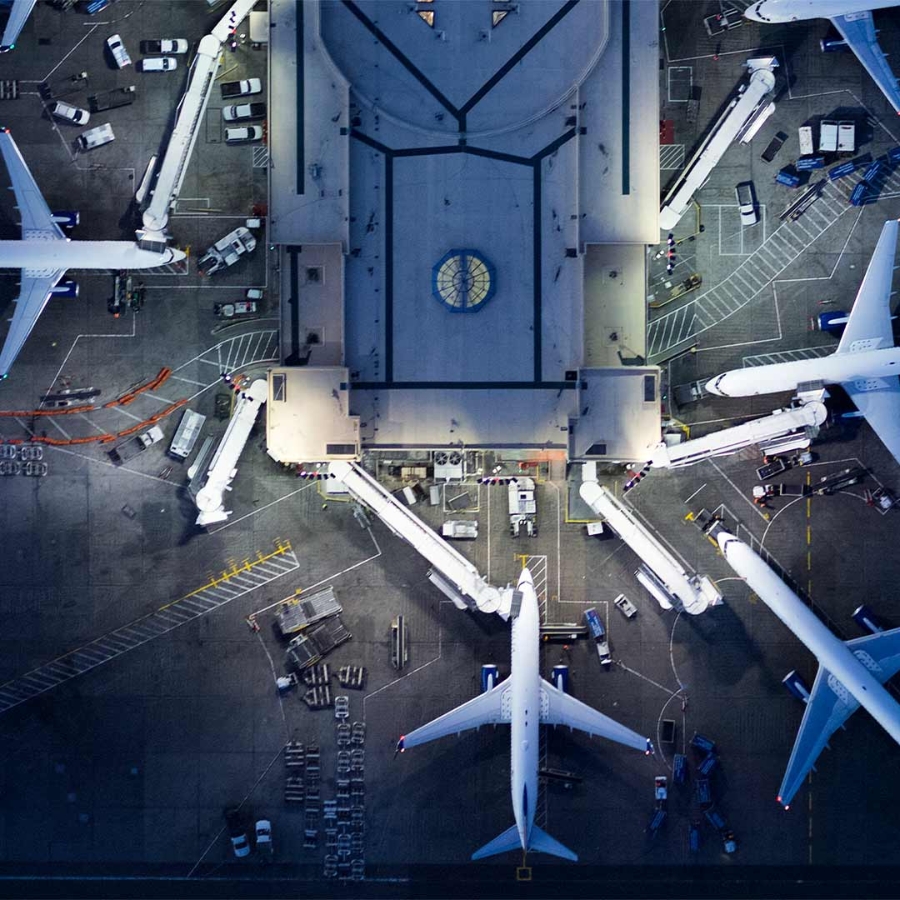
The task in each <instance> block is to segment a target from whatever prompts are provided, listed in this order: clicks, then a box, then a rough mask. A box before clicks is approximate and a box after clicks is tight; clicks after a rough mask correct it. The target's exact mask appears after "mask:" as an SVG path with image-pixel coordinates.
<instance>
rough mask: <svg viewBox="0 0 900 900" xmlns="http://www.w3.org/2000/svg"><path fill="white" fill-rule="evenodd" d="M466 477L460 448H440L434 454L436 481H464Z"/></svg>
mask: <svg viewBox="0 0 900 900" xmlns="http://www.w3.org/2000/svg"><path fill="white" fill-rule="evenodd" d="M464 477H465V471H464V466H463V455H462V453H460V452H459V451H458V450H438V451H437V452H436V453H435V454H434V480H435V481H462V480H463V478H464Z"/></svg>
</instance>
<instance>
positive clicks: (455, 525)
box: [441, 519, 478, 541]
mask: <svg viewBox="0 0 900 900" xmlns="http://www.w3.org/2000/svg"><path fill="white" fill-rule="evenodd" d="M441 537H445V538H449V539H450V540H454V541H474V540H475V538H477V537H478V523H477V522H471V521H468V520H466V519H451V520H450V521H449V522H444V524H443V525H442V526H441Z"/></svg>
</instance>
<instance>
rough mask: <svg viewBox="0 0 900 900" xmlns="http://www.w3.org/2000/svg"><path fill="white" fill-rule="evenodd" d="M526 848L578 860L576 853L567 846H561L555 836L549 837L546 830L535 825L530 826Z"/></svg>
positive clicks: (573, 860) (574, 860)
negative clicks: (529, 835)
mask: <svg viewBox="0 0 900 900" xmlns="http://www.w3.org/2000/svg"><path fill="white" fill-rule="evenodd" d="M528 849H529V850H533V851H534V852H535V853H549V854H550V855H551V856H559V857H561V858H562V859H569V860H571V861H572V862H578V854H577V853H573V852H572V851H571V850H570V849H569V848H568V847H565V846H563V845H562V844H561V843H560V842H559V841H558V840H556V838H553V837H550V835H549V834H547V832H546V831H544V830H543V829H541V828H538V827H537V825H532V826H531V837H530V839H529V841H528Z"/></svg>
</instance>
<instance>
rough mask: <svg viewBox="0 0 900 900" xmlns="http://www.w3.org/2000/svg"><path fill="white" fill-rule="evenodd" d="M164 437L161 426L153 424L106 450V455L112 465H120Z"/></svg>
mask: <svg viewBox="0 0 900 900" xmlns="http://www.w3.org/2000/svg"><path fill="white" fill-rule="evenodd" d="M164 437H165V435H164V434H163V430H162V428H160V427H159V425H154V426H153V427H152V428H151V429H150V430H149V431H145V432H143V434H137V435H135V436H134V437H130V438H129V439H128V440H127V441H125V442H124V443H122V444H119V445H118V446H116V447H113V449H112V450H109V451H108V452H107V456H109V458H110V461H111V462H112V464H113V465H114V466H121V465H122V463H124V462H127V461H128V460H129V459H132V458H133V457H135V456H137V455H138V453H143V452H144V450H146V449H147V448H148V447H152V446H153V445H154V444H156V443H158V442H159V441H161V440H162V439H163V438H164Z"/></svg>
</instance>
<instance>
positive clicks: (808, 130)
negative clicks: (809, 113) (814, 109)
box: [797, 125, 816, 156]
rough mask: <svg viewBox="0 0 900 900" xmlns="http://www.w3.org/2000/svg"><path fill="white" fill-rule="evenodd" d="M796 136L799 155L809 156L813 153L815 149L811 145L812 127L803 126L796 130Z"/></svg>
mask: <svg viewBox="0 0 900 900" xmlns="http://www.w3.org/2000/svg"><path fill="white" fill-rule="evenodd" d="M797 134H798V135H799V137H800V155H801V156H809V155H810V154H812V153H815V149H816V148H815V144H814V143H813V131H812V127H811V126H809V125H804V126H802V127H801V128H798V129H797Z"/></svg>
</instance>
